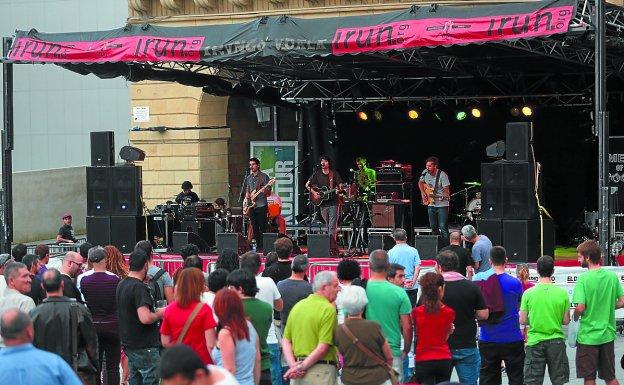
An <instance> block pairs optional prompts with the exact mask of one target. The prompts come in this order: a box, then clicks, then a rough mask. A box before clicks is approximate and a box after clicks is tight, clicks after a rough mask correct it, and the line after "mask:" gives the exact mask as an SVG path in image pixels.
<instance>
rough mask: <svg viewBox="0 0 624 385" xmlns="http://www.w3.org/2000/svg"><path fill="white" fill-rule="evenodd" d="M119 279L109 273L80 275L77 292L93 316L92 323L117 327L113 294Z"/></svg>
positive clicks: (90, 272)
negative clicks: (80, 294)
mask: <svg viewBox="0 0 624 385" xmlns="http://www.w3.org/2000/svg"><path fill="white" fill-rule="evenodd" d="M118 284H119V277H117V276H116V275H115V274H113V273H111V272H110V271H103V272H95V271H93V270H89V271H87V272H85V273H84V274H81V275H80V276H79V277H78V280H77V286H78V290H80V291H81V292H82V296H83V297H84V300H85V302H86V305H87V307H88V308H89V310H90V311H91V315H92V316H93V323H94V324H96V328H97V327H98V325H97V324H104V323H108V324H111V325H109V326H114V327H115V328H116V327H117V322H118V318H117V302H116V299H115V293H116V291H117V285H118Z"/></svg>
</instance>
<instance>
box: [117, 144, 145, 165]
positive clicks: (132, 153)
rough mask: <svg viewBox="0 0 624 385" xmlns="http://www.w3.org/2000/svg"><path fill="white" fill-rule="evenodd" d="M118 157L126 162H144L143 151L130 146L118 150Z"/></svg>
mask: <svg viewBox="0 0 624 385" xmlns="http://www.w3.org/2000/svg"><path fill="white" fill-rule="evenodd" d="M119 157H120V158H121V159H123V160H125V161H127V162H141V161H143V160H145V151H143V150H141V149H140V148H136V147H132V146H123V147H122V148H121V150H119Z"/></svg>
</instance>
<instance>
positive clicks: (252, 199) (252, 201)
mask: <svg viewBox="0 0 624 385" xmlns="http://www.w3.org/2000/svg"><path fill="white" fill-rule="evenodd" d="M274 183H275V178H271V179H269V182H268V183H267V184H265V185H264V186H262V187H260V188H259V189H257V190H254V191H253V192H252V193H251V194H250V195H249V199H246V200H245V202H243V214H244V215H247V214H249V210H251V209H252V208H253V207H255V206H256V198H258V195H260V193H262V192H263V191H264V190H265V189H266V188H267V187H269V186H273V184H274Z"/></svg>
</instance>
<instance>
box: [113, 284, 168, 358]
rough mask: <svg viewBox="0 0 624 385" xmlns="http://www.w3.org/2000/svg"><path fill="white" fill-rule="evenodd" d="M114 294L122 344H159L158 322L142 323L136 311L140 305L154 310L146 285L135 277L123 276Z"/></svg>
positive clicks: (135, 346) (127, 346)
mask: <svg viewBox="0 0 624 385" xmlns="http://www.w3.org/2000/svg"><path fill="white" fill-rule="evenodd" d="M116 296H117V313H118V315H119V335H120V337H121V344H122V346H123V347H124V348H128V349H145V348H154V347H158V346H160V334H159V332H158V324H159V323H158V322H154V323H153V324H149V325H144V324H142V323H141V321H140V320H139V315H138V313H137V309H138V308H140V307H142V306H147V307H149V309H150V310H152V311H153V310H154V301H153V300H152V296H151V295H150V292H149V288H148V287H147V285H146V284H145V283H143V282H141V281H139V280H138V279H136V278H132V277H128V278H125V279H123V280H122V281H121V282H119V285H117V293H116Z"/></svg>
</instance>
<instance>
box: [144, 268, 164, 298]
mask: <svg viewBox="0 0 624 385" xmlns="http://www.w3.org/2000/svg"><path fill="white" fill-rule="evenodd" d="M166 272H167V271H166V270H165V269H159V270H158V272H157V273H156V274H154V276H153V277H151V278H150V279H149V281H148V282H147V286H148V287H149V290H150V294H151V295H152V299H153V300H154V306H156V303H157V301H160V300H162V299H165V296H164V287H163V288H161V287H160V285H159V284H158V280H159V279H160V277H162V276H163V275H164V274H165V273H166Z"/></svg>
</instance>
